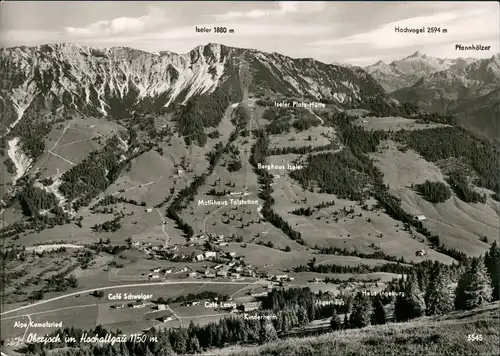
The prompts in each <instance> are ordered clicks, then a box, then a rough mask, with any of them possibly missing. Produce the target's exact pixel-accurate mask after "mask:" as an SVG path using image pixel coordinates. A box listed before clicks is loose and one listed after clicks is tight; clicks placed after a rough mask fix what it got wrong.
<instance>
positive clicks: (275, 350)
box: [210, 302, 500, 356]
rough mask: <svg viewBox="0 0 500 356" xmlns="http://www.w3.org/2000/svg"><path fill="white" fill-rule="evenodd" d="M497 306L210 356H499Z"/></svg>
mask: <svg viewBox="0 0 500 356" xmlns="http://www.w3.org/2000/svg"><path fill="white" fill-rule="evenodd" d="M498 307H499V305H498V302H496V303H491V304H488V305H486V306H485V307H482V308H478V309H474V310H471V311H466V312H453V313H450V314H447V315H442V316H438V317H423V318H418V319H414V320H412V321H411V322H406V323H397V324H395V323H389V324H386V325H376V326H369V327H366V328H363V329H350V330H342V331H337V332H334V333H329V334H326V335H321V336H316V337H306V338H290V339H287V340H279V341H275V342H272V343H269V344H264V345H262V346H258V347H248V348H242V347H232V348H227V349H223V350H221V351H219V352H218V353H210V355H218V356H222V355H225V356H233V355H234V356H236V355H238V356H255V355H295V356H302V355H314V356H330V355H336V356H343V355H384V356H389V355H395V356H396V355H398V356H401V355H481V356H483V355H484V356H486V355H499V354H500V349H499V346H498V345H499V344H500V337H499V328H498V322H499V308H498ZM469 335H474V336H479V335H481V336H482V341H472V339H473V337H472V336H471V338H470V339H471V341H469V337H468V336H469ZM476 339H477V338H476ZM479 339H480V338H479Z"/></svg>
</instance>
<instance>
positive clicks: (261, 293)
mask: <svg viewBox="0 0 500 356" xmlns="http://www.w3.org/2000/svg"><path fill="white" fill-rule="evenodd" d="M268 294H269V292H268V291H263V292H255V293H251V294H250V295H251V296H252V297H267V295H268Z"/></svg>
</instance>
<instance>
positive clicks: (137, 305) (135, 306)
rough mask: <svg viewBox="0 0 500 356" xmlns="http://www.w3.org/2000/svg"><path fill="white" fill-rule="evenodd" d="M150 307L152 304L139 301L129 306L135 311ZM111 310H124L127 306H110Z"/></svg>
mask: <svg viewBox="0 0 500 356" xmlns="http://www.w3.org/2000/svg"><path fill="white" fill-rule="evenodd" d="M148 305H151V302H149V301H145V300H138V301H135V302H133V303H130V304H128V307H129V308H133V309H139V308H144V307H146V306H148ZM110 308H111V309H123V308H125V304H113V305H111V306H110Z"/></svg>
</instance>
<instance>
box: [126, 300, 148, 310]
mask: <svg viewBox="0 0 500 356" xmlns="http://www.w3.org/2000/svg"><path fill="white" fill-rule="evenodd" d="M146 305H148V303H147V302H145V301H137V302H134V303H132V304H130V306H131V307H132V308H134V309H138V308H144V307H145V306H146Z"/></svg>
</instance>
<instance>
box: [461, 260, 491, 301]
mask: <svg viewBox="0 0 500 356" xmlns="http://www.w3.org/2000/svg"><path fill="white" fill-rule="evenodd" d="M491 299H492V288H491V279H490V276H489V275H488V272H487V271H486V267H485V265H484V261H483V259H482V258H481V257H477V258H474V259H473V260H472V263H471V264H470V267H469V268H468V269H467V271H466V272H465V273H464V274H463V275H462V277H461V278H460V280H459V281H458V285H457V289H456V295H455V308H457V309H465V310H468V309H472V308H476V307H478V306H481V305H483V304H485V303H488V302H489V301H491Z"/></svg>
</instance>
